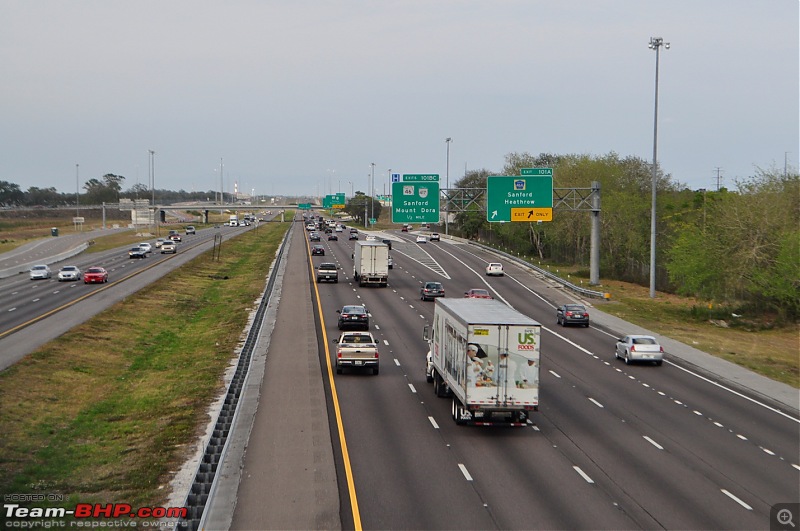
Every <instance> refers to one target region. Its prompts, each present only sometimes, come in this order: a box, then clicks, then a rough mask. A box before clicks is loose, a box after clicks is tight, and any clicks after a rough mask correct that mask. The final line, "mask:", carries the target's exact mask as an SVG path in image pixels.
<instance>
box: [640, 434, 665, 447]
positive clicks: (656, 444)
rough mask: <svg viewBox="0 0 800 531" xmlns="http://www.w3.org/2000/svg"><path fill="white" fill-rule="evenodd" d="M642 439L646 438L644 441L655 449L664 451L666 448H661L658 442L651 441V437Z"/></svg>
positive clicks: (645, 436)
mask: <svg viewBox="0 0 800 531" xmlns="http://www.w3.org/2000/svg"><path fill="white" fill-rule="evenodd" d="M642 437H644V440H645V441H647V442H649V443H650V444H652V445H653V446H655V447H656V448H658V449H659V450H663V449H664V447H663V446H661V445H660V444H658V443H657V442H655V441H654V440H653V439H651V438H650V437H648V436H647V435H642Z"/></svg>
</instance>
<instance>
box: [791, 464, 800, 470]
mask: <svg viewBox="0 0 800 531" xmlns="http://www.w3.org/2000/svg"><path fill="white" fill-rule="evenodd" d="M792 466H793V467H795V468H796V469H797V470H800V465H796V464H794V463H792Z"/></svg>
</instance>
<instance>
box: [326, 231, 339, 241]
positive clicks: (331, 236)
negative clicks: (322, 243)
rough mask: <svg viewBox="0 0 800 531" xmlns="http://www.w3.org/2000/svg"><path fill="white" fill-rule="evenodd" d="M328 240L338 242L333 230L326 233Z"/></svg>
mask: <svg viewBox="0 0 800 531" xmlns="http://www.w3.org/2000/svg"><path fill="white" fill-rule="evenodd" d="M328 241H329V242H338V241H339V237H338V236H337V235H336V233H335V232H331V233H330V234H328Z"/></svg>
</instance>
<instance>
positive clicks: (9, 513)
mask: <svg viewBox="0 0 800 531" xmlns="http://www.w3.org/2000/svg"><path fill="white" fill-rule="evenodd" d="M3 513H4V516H5V518H6V522H7V525H8V523H11V526H10V527H19V528H26V527H35V526H31V525H24V524H26V523H28V522H25V521H24V520H22V519H31V518H43V519H53V520H58V519H65V518H74V519H76V520H78V521H80V520H81V519H89V518H92V519H95V518H112V519H113V518H116V519H125V518H142V519H145V518H153V519H160V518H176V519H177V518H186V516H187V515H188V509H187V508H186V507H139V508H134V507H132V506H131V505H129V504H127V503H107V504H102V503H79V504H77V505H75V508H74V509H65V508H63V507H22V506H21V505H19V504H16V503H5V504H3ZM14 519H18V520H17V523H19V524H20V525H14ZM140 524H141V525H142V526H143V527H144V526H148V525H151V526H153V527H160V524H159V523H158V522H147V521H142V522H140ZM124 526H125V527H135V526H136V523H135V522H129V523H128V524H125V525H124ZM60 527H66V526H60ZM79 527H80V525H79Z"/></svg>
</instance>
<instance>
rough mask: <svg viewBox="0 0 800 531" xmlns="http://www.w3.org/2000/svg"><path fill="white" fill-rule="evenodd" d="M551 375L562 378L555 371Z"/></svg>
mask: <svg viewBox="0 0 800 531" xmlns="http://www.w3.org/2000/svg"><path fill="white" fill-rule="evenodd" d="M548 370H549V369H548ZM550 374H552V375H553V376H555V377H556V378H561V376H560V375H559V374H558V373H557V372H555V371H550Z"/></svg>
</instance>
